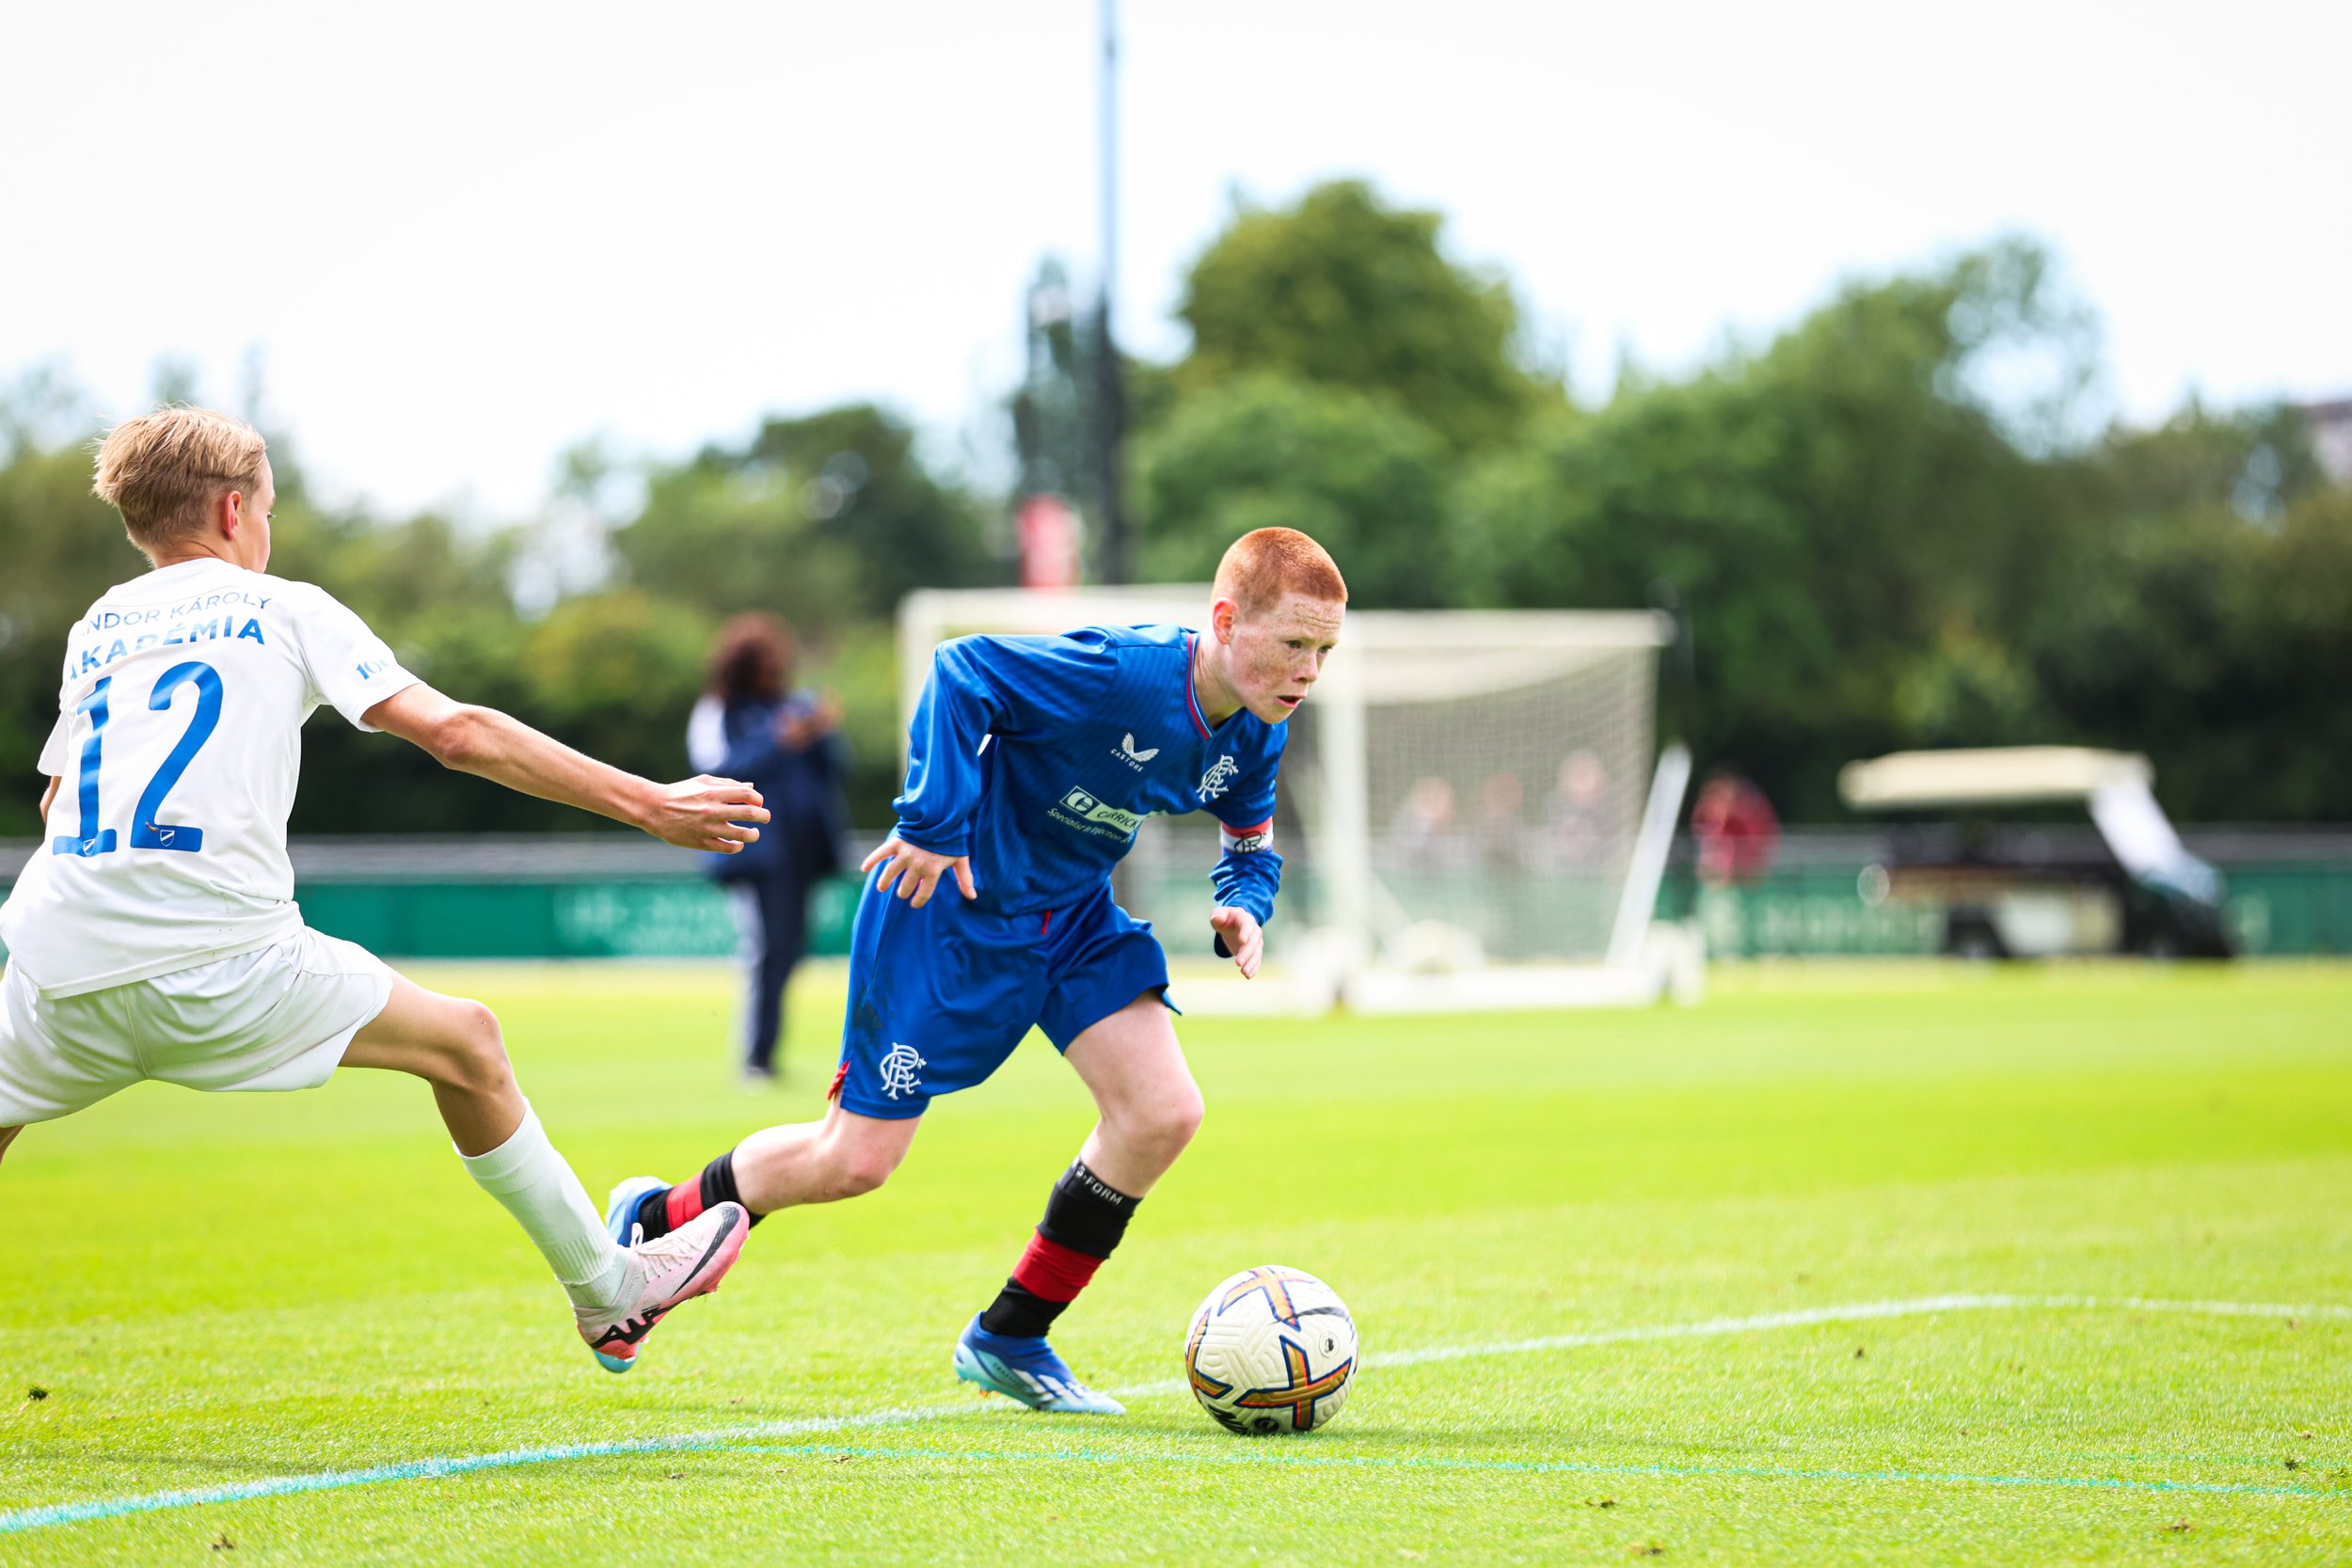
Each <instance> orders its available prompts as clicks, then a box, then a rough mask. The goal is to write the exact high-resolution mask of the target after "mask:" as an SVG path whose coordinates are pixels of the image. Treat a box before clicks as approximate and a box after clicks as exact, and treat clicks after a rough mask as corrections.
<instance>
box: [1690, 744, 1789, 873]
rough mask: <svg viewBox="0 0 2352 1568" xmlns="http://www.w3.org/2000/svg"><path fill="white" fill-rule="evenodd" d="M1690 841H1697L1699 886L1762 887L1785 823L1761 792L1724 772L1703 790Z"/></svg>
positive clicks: (1694, 809)
mask: <svg viewBox="0 0 2352 1568" xmlns="http://www.w3.org/2000/svg"><path fill="white" fill-rule="evenodd" d="M1691 836H1692V837H1693V838H1694V839H1696V840H1697V841H1698V852H1699V880H1700V881H1702V882H1705V883H1706V884H1708V886H1710V887H1723V886H1724V885H1726V884H1728V883H1731V882H1753V881H1757V880H1759V879H1762V877H1763V876H1764V874H1765V873H1766V872H1767V871H1770V870H1771V869H1772V856H1773V855H1774V853H1775V852H1776V851H1777V850H1778V849H1779V848H1780V817H1779V815H1778V814H1777V813H1775V812H1774V811H1773V810H1772V802H1771V801H1770V800H1766V799H1765V798H1764V792H1763V791H1762V790H1760V789H1758V788H1756V785H1755V784H1752V783H1750V782H1749V781H1748V780H1747V779H1745V778H1743V777H1741V776H1740V774H1738V773H1735V772H1733V771H1731V770H1730V769H1728V768H1717V769H1715V771H1713V772H1712V773H1709V774H1708V776H1707V782H1706V783H1705V784H1701V785H1699V798H1698V800H1697V801H1696V802H1695V803H1693V804H1692V807H1691Z"/></svg>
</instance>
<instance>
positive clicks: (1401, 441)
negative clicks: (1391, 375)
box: [1136, 374, 1449, 606]
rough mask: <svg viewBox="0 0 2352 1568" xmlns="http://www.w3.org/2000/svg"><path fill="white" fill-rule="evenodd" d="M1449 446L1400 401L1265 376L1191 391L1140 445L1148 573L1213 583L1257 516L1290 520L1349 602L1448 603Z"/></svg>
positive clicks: (1272, 522)
mask: <svg viewBox="0 0 2352 1568" xmlns="http://www.w3.org/2000/svg"><path fill="white" fill-rule="evenodd" d="M1445 472H1446V470H1445V451H1444V448H1443V446H1442V444H1441V443H1440V442H1439V441H1438V438H1437V437H1436V436H1433V435H1432V434H1431V433H1430V432H1429V430H1428V429H1427V428H1426V427H1425V426H1423V425H1422V424H1421V423H1419V422H1418V421H1417V420H1414V419H1413V418H1412V417H1411V416H1409V415H1407V414H1405V413H1403V412H1401V411H1399V410H1398V409H1397V408H1395V407H1394V406H1393V405H1391V404H1387V403H1383V402H1381V401H1379V400H1376V399H1374V398H1369V397H1364V396H1361V395H1359V394H1358V393H1354V392H1349V391H1345V390H1343V389H1339V388H1326V387H1315V386H1311V385H1307V384H1304V383H1301V382H1297V381H1291V380H1286V379H1283V378H1281V377H1279V376H1275V375H1270V374H1257V375H1250V376H1246V377H1241V378H1238V379H1235V380H1233V381H1231V382H1228V383H1226V384H1224V385H1222V386H1219V387H1216V388H1212V389H1210V390H1208V391H1205V392H1197V393H1193V394H1191V395H1189V396H1187V397H1185V398H1184V399H1183V400H1182V401H1181V402H1180V403H1179V404H1177V406H1176V409H1175V411H1174V412H1173V413H1172V414H1171V415H1170V416H1169V417H1168V420H1167V421H1166V422H1165V423H1163V424H1162V425H1161V426H1160V427H1159V428H1158V429H1157V430H1155V431H1153V432H1152V434H1151V435H1150V436H1148V437H1147V438H1146V439H1145V440H1143V441H1142V442H1140V443H1139V444H1138V446H1137V449H1136V491H1137V494H1138V496H1139V497H1140V499H1141V502H1142V506H1141V510H1142V513H1143V515H1144V516H1145V517H1146V518H1147V519H1149V522H1148V527H1147V531H1146V532H1145V535H1144V544H1143V549H1142V559H1141V564H1142V575H1143V577H1144V578H1145V580H1147V581H1157V582H1171V581H1174V582H1206V581H1207V580H1208V579H1209V577H1210V575H1211V574H1212V573H1214V572H1215V571H1216V562H1217V558H1218V557H1219V556H1221V555H1223V554H1224V553H1225V547H1226V546H1228V545H1230V544H1232V541H1233V540H1234V539H1235V538H1236V537H1237V536H1239V535H1240V534H1243V533H1246V532H1248V531H1249V530H1251V529H1253V528H1265V527H1272V526H1278V525H1279V526H1280V527H1284V528H1295V529H1300V530H1303V531H1306V532H1308V533H1311V534H1312V535H1313V536H1314V537H1315V538H1317V539H1318V540H1321V541H1322V542H1323V544H1324V546H1325V547H1326V548H1327V549H1329V550H1330V551H1331V552H1332V555H1333V557H1334V558H1335V559H1337V560H1338V561H1339V562H1341V563H1342V568H1341V569H1342V570H1343V572H1344V573H1345V574H1346V577H1347V581H1348V591H1349V594H1350V596H1351V598H1352V600H1353V602H1355V603H1357V604H1359V605H1366V606H1435V605H1441V604H1443V603H1445V602H1446V594H1447V589H1448V586H1449V584H1448V582H1447V580H1446V576H1445V573H1444V572H1443V571H1442V569H1441V568H1440V567H1439V564H1438V562H1439V561H1440V560H1441V558H1442V555H1443V552H1444V545H1445V508H1444V500H1445Z"/></svg>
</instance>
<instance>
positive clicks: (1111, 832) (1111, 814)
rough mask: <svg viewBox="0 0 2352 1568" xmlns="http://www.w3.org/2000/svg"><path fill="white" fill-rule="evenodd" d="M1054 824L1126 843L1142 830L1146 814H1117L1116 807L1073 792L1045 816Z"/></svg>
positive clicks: (1082, 791)
mask: <svg viewBox="0 0 2352 1568" xmlns="http://www.w3.org/2000/svg"><path fill="white" fill-rule="evenodd" d="M1046 815H1047V816H1051V817H1053V818H1054V820H1055V821H1057V822H1059V823H1061V824H1063V825H1064V826H1066V827H1072V828H1075V829H1077V830H1078V831H1079V832H1088V833H1099V834H1101V835H1102V836H1103V837H1104V838H1117V839H1122V840H1123V839H1130V838H1133V837H1135V836H1136V829H1137V828H1140V827H1142V826H1143V818H1144V816H1145V815H1147V814H1143V813H1137V812H1132V811H1121V810H1120V809H1119V808H1118V807H1117V806H1114V805H1111V804H1109V803H1107V802H1105V801H1104V800H1098V799H1096V798H1095V797H1094V796H1093V795H1091V794H1089V793H1088V792H1087V791H1085V790H1083V789H1073V790H1072V791H1071V792H1070V793H1069V794H1067V795H1064V796H1063V797H1062V798H1061V800H1060V801H1059V802H1058V803H1057V804H1056V805H1055V806H1053V807H1052V808H1051V809H1050V810H1049V811H1048V812H1047V814H1046Z"/></svg>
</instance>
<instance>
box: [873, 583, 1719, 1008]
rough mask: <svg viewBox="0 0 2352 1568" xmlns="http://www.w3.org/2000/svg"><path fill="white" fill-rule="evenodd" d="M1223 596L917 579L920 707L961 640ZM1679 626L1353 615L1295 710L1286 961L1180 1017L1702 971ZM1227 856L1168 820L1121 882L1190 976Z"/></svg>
mask: <svg viewBox="0 0 2352 1568" xmlns="http://www.w3.org/2000/svg"><path fill="white" fill-rule="evenodd" d="M1208 603H1209V592H1208V589H1207V588H1206V587H1205V586H1202V587H1197V588H1195V587H1151V588H1117V589H1080V590H1070V591H1065V592H1028V591H1012V590H1008V591H995V590H972V591H926V592H922V593H917V594H911V595H909V596H908V598H907V599H906V601H905V602H904V604H903V605H902V606H901V607H900V610H899V617H898V636H899V680H900V709H901V712H902V713H904V714H907V715H909V716H911V715H912V714H913V711H914V705H915V703H916V701H917V700H918V699H919V697H920V696H921V692H922V684H923V681H924V679H925V677H926V675H927V674H928V673H929V671H930V654H931V650H932V649H933V648H934V647H935V646H936V645H937V644H938V643H939V642H941V641H945V640H946V639H948V638H951V637H960V636H965V635H968V634H972V633H979V632H989V633H1029V634H1040V633H1052V632H1057V631H1066V630H1069V629H1071V628H1073V627H1075V626H1094V625H1114V626H1123V625H1141V624H1145V623H1160V624H1171V623H1172V624H1176V625H1184V626H1194V627H1196V628H1197V627H1199V626H1200V624H1201V622H1202V620H1203V619H1204V618H1205V615H1206V611H1207V607H1208ZM1670 630H1671V623H1669V622H1668V621H1667V620H1666V618H1665V617H1663V616H1660V615H1655V614H1652V613H1649V612H1645V611H1629V612H1605V613H1587V612H1553V611H1411V610H1351V611H1350V612H1349V614H1348V617H1347V624H1346V626H1345V627H1344V629H1343V632H1342V634H1341V638H1340V646H1339V648H1338V650H1337V651H1336V652H1334V653H1333V654H1332V655H1331V657H1330V659H1329V661H1328V662H1327V665H1326V667H1325V670H1324V674H1323V677H1322V679H1321V680H1320V681H1319V682H1318V683H1317V684H1316V687H1315V690H1314V695H1313V697H1312V698H1311V699H1310V700H1309V701H1308V703H1307V704H1306V705H1305V706H1303V707H1302V708H1301V709H1300V710H1299V712H1298V714H1297V716H1296V717H1295V718H1294V719H1292V720H1291V721H1290V723H1291V727H1292V734H1291V736H1290V740H1289V744H1288V746H1287V748H1286V750H1285V752H1284V753H1283V760H1282V780H1281V788H1280V795H1279V807H1278V812H1277V816H1276V826H1275V842H1276V845H1277V847H1279V849H1280V851H1281V853H1282V857H1283V878H1282V884H1283V891H1282V896H1281V907H1280V909H1279V912H1278V917H1277V919H1276V921H1275V923H1274V925H1273V926H1271V927H1268V929H1267V933H1266V936H1267V960H1268V961H1267V967H1266V970H1265V971H1264V972H1263V974H1261V976H1260V978H1259V980H1258V981H1256V982H1253V983H1250V984H1248V985H1244V984H1243V983H1242V982H1240V981H1239V979H1238V977H1235V978H1234V979H1233V980H1232V983H1230V984H1227V983H1223V982H1222V981H1221V979H1220V978H1218V976H1217V972H1216V970H1213V969H1209V968H1207V967H1206V966H1205V964H1204V965H1201V966H1198V967H1196V966H1190V965H1184V967H1185V968H1187V969H1189V970H1190V971H1191V972H1190V973H1187V974H1184V977H1183V979H1182V981H1181V984H1180V987H1179V990H1180V994H1181V999H1182V1000H1183V1002H1184V1006H1186V1007H1187V1008H1188V1009H1196V1010H1248V1011H1296V1012H1319V1011H1322V1010H1324V1009H1326V1008H1327V1007H1329V1006H1332V1005H1333V1004H1334V1003H1337V1002H1342V1001H1343V1002H1344V1003H1345V1004H1346V1005H1347V1006H1351V1007H1354V1008H1356V1009H1359V1010H1363V1011H1400V1010H1419V1009H1433V1010H1434V1009H1449V1010H1450V1009H1456V1008H1468V1007H1510V1006H1517V1007H1542V1006H1578V1005H1608V1004H1618V1005H1631V1004H1639V1003H1644V1002H1648V1001H1653V1000H1655V999H1656V998H1657V997H1658V996H1659V995H1660V994H1661V991H1662V990H1664V989H1665V987H1666V985H1667V982H1668V979H1669V977H1670V975H1672V974H1673V973H1674V972H1675V971H1676V970H1677V966H1682V967H1685V968H1687V961H1686V960H1687V956H1686V955H1684V954H1682V953H1681V952H1680V951H1679V949H1678V947H1677V943H1676V942H1675V941H1674V940H1673V939H1672V937H1671V935H1669V934H1660V935H1658V936H1655V937H1654V936H1653V934H1652V932H1651V929H1650V914H1651V911H1652V910H1653V909H1654V908H1655V905H1656V901H1657V895H1658V884H1659V879H1660V878H1661V876H1662V874H1663V872H1664V867H1665V856H1666V848H1667V846H1668V844H1669V842H1670V841H1671V838H1672V834H1673V828H1674V821H1675V817H1676V815H1677V810H1678V808H1679V805H1680V801H1681V795H1682V789H1683V786H1684V784H1685V783H1686V781H1687V778H1688V771H1689V762H1688V758H1687V756H1686V755H1684V754H1683V753H1682V752H1680V751H1679V749H1678V748H1676V749H1670V750H1669V752H1668V753H1667V754H1666V755H1665V756H1664V757H1663V758H1661V757H1660V756H1659V755H1658V754H1657V752H1656V749H1655V740H1654V736H1653V720H1654V715H1655V710H1656V671H1657V659H1658V650H1659V649H1660V648H1661V646H1662V645H1663V644H1664V643H1665V641H1667V638H1668V636H1669V635H1670ZM1216 855H1217V829H1216V821H1215V819H1214V818H1212V817H1211V816H1207V815H1206V814H1199V815H1195V816H1182V817H1155V818H1152V819H1151V820H1149V821H1147V822H1146V823H1145V824H1144V825H1143V827H1142V829H1141V830H1140V831H1139V832H1137V834H1136V845H1135V847H1134V849H1133V851H1132V852H1131V853H1130V854H1129V856H1128V857H1127V860H1126V862H1125V863H1123V864H1122V865H1121V866H1120V871H1119V873H1118V874H1117V877H1116V879H1115V880H1116V886H1117V892H1118V895H1119V899H1120V903H1121V904H1122V905H1123V906H1125V907H1126V909H1127V910H1128V911H1130V912H1131V913H1133V914H1135V915H1136V916H1138V917H1139V918H1142V919H1147V920H1150V921H1152V923H1153V925H1154V927H1155V930H1156V934H1157V935H1158V936H1159V938H1160V940H1161V942H1163V944H1165V945H1166V947H1167V948H1168V955H1169V958H1171V960H1176V961H1178V962H1179V963H1180V965H1182V964H1183V961H1184V960H1185V959H1200V960H1207V959H1209V958H1211V957H1212V955H1213V941H1212V933H1211V932H1210V930H1209V927H1208V923H1207V919H1206V915H1207V911H1208V879H1207V878H1208V871H1209V868H1210V866H1211V865H1213V864H1214V863H1216ZM1223 974H1227V975H1230V974H1232V971H1231V970H1230V968H1228V969H1225V970H1224V971H1223ZM1686 977H1687V976H1686ZM1204 981H1206V982H1210V983H1207V984H1204Z"/></svg>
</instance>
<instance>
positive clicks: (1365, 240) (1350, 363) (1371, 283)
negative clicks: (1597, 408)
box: [1176, 181, 1557, 451]
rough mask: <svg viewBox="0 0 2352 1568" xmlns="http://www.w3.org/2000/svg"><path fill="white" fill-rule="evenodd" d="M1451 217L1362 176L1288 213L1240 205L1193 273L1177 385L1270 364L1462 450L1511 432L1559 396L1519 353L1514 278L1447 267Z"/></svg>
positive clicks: (1183, 309) (1182, 311) (1202, 384)
mask: <svg viewBox="0 0 2352 1568" xmlns="http://www.w3.org/2000/svg"><path fill="white" fill-rule="evenodd" d="M1443 223H1444V219H1443V218H1442V217H1441V216H1440V215H1439V214H1436V213H1427V212H1406V211H1399V210H1397V209H1395V208H1392V207H1390V206H1388V205H1387V204H1386V203H1384V202H1383V201H1381V199H1380V198H1379V197H1378V195H1377V194H1375V192H1374V191H1373V190H1372V188H1371V187H1370V186H1368V185H1365V184H1363V183H1361V182H1356V181H1342V182H1335V183H1331V184H1326V185H1318V186H1316V187H1315V188H1314V189H1312V190H1311V191H1309V192H1308V193H1307V195H1306V196H1305V197H1304V198H1301V199H1300V201H1299V202H1298V204H1297V205H1296V206H1295V207H1293V208H1291V209H1289V210H1288V211H1284V212H1267V211H1263V210H1262V209H1257V208H1249V207H1244V208H1242V209H1240V210H1239V211H1237V212H1236V213H1235V214H1234V216H1233V220H1232V223H1231V224H1230V225H1228V227H1227V228H1226V230H1225V231H1224V232H1223V233H1222V234H1220V235H1218V236H1217V238H1216V240H1215V241H1213V242H1212V243H1211V244H1210V245H1209V247H1208V248H1207V249H1206V250H1205V251H1203V252H1202V253H1201V255H1200V259H1199V260H1198V261H1195V262H1194V263H1193V266H1192V270H1191V272H1190V274H1189V275H1188V276H1187V277H1186V278H1185V281H1184V298H1183V301H1182V303H1180V304H1179V305H1178V306H1177V309H1176V313H1177V314H1178V315H1179V316H1181V317H1182V318H1183V319H1184V324H1185V325H1187V326H1189V327H1191V328H1192V338H1193V346H1192V352H1191V354H1190V355H1189V356H1186V357H1185V359H1184V361H1183V363H1182V364H1180V365H1179V366H1178V367H1177V370H1176V381H1177V385H1178V386H1179V388H1182V389H1184V390H1185V391H1193V392H1198V391H1201V390H1205V389H1207V388H1215V387H1216V386H1218V385H1220V384H1222V383H1223V382H1225V381H1227V380H1230V379H1232V377H1235V376H1240V375H1247V374H1249V373H1252V372H1273V373H1276V374H1280V375H1285V376H1289V377H1291V378H1293V379H1295V380H1298V381H1305V382H1312V383H1316V384H1319V385H1322V386H1327V387H1334V388H1349V389H1351V390H1354V391H1357V392H1360V393H1363V394H1365V395H1366V396H1371V397H1379V398H1385V399H1387V400H1388V401H1389V402H1391V403H1392V404H1395V405H1396V406H1397V407H1399V408H1401V409H1404V410H1406V411H1407V412H1409V413H1410V414H1412V415H1413V416H1414V417H1415V418H1417V419H1419V420H1421V421H1422V423H1424V424H1426V425H1427V426H1428V427H1429V428H1430V429H1432V430H1434V431H1436V432H1437V433H1438V436H1440V437H1442V438H1443V439H1444V440H1445V441H1446V442H1447V443H1448V444H1449V445H1451V446H1452V447H1454V449H1456V450H1459V451H1468V450H1470V449H1473V448H1478V447H1485V446H1490V445H1493V444H1494V443H1496V442H1498V441H1501V440H1503V439H1505V438H1507V437H1508V436H1510V435H1511V434H1512V432H1513V431H1515V430H1516V429H1517V428H1518V423H1519V421H1520V420H1521V419H1522V418H1523V417H1524V416H1525V415H1526V414H1527V413H1528V412H1529V411H1530V410H1531V409H1533V408H1534V407H1536V406H1537V405H1539V404H1542V403H1543V402H1545V401H1546V398H1547V396H1551V397H1556V396H1557V392H1556V389H1553V390H1551V391H1549V392H1548V391H1547V389H1546V388H1544V387H1542V386H1541V385H1540V384H1539V383H1538V382H1537V381H1536V380H1535V378H1534V377H1533V376H1531V375H1530V374H1529V373H1528V372H1526V371H1525V370H1524V369H1522V368H1521V367H1520V365H1519V364H1518V361H1517V360H1516V358H1515V357H1514V354H1513V349H1514V345H1515V341H1516V339H1517V337H1518V307H1517V306H1516V304H1515V303H1514V302H1513V300H1512V298H1511V291H1510V288H1509V286H1508V285H1507V284H1505V283H1503V282H1502V280H1500V279H1496V278H1487V277H1479V276H1477V275H1474V274H1472V273H1470V272H1468V271H1466V270H1464V269H1463V268H1461V267H1458V266H1456V265H1454V263H1453V262H1452V261H1448V260H1447V259H1446V257H1445V255H1444V254H1443V252H1442V251H1440V250H1439V248H1438V230H1439V229H1440V228H1442V226H1443Z"/></svg>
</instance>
